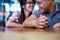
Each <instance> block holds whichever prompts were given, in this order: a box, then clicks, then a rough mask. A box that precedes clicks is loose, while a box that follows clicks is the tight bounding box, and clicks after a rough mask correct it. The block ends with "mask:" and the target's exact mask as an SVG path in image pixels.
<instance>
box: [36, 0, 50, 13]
mask: <svg viewBox="0 0 60 40" xmlns="http://www.w3.org/2000/svg"><path fill="white" fill-rule="evenodd" d="M36 1H37V3H38V5H39V9H40V11H41V13H44V12H47V11H48V10H49V6H50V5H49V4H50V0H36Z"/></svg>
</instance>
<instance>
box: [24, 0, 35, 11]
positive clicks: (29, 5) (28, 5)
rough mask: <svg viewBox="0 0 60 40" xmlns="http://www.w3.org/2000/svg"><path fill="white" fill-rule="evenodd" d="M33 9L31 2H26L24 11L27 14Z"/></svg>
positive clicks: (28, 0)
mask: <svg viewBox="0 0 60 40" xmlns="http://www.w3.org/2000/svg"><path fill="white" fill-rule="evenodd" d="M33 8H34V3H33V0H27V2H26V5H25V9H26V10H27V11H29V12H32V11H33Z"/></svg>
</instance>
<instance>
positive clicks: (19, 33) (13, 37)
mask: <svg viewBox="0 0 60 40" xmlns="http://www.w3.org/2000/svg"><path fill="white" fill-rule="evenodd" d="M0 40H60V32H56V31H53V30H49V29H36V28H4V27H1V28H0Z"/></svg>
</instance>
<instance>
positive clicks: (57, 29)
mask: <svg viewBox="0 0 60 40" xmlns="http://www.w3.org/2000/svg"><path fill="white" fill-rule="evenodd" d="M53 30H54V31H57V32H60V23H56V24H55V25H54V26H53Z"/></svg>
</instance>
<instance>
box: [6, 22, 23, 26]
mask: <svg viewBox="0 0 60 40" xmlns="http://www.w3.org/2000/svg"><path fill="white" fill-rule="evenodd" d="M6 27H23V26H22V24H18V23H14V22H7V23H6Z"/></svg>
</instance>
